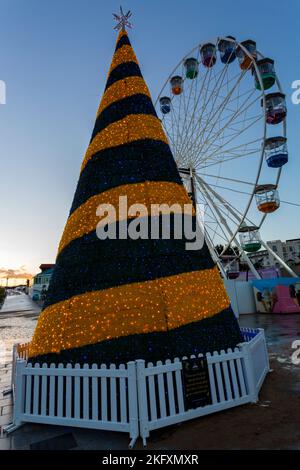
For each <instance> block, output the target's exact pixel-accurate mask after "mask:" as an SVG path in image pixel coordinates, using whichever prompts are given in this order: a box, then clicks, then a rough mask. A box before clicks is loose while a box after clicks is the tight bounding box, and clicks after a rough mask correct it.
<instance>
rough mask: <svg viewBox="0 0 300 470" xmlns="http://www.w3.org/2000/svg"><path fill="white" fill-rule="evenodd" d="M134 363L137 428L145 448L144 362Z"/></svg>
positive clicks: (147, 430) (145, 392)
mask: <svg viewBox="0 0 300 470" xmlns="http://www.w3.org/2000/svg"><path fill="white" fill-rule="evenodd" d="M135 362H136V369H137V370H136V371H137V386H138V405H139V426H140V436H141V438H142V440H143V446H144V447H146V444H147V443H146V439H147V437H149V426H148V404H147V389H146V375H145V361H144V360H143V359H138V360H137V361H135Z"/></svg>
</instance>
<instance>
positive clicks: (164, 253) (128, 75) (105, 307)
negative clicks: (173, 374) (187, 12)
mask: <svg viewBox="0 0 300 470" xmlns="http://www.w3.org/2000/svg"><path fill="white" fill-rule="evenodd" d="M119 196H126V197H127V204H128V206H130V205H132V204H133V203H141V204H144V205H145V206H146V207H147V208H150V206H151V204H168V205H172V204H174V203H176V204H177V205H179V206H180V207H183V206H184V204H190V202H191V201H190V199H189V196H188V194H187V192H186V190H185V188H184V186H183V184H182V181H181V179H180V176H179V173H178V170H177V168H176V164H175V162H174V159H173V156H172V153H171V150H170V148H169V145H168V141H167V138H166V136H165V133H164V131H163V128H162V126H161V123H160V120H159V119H158V118H157V116H156V112H155V109H154V107H153V104H152V101H151V97H150V93H149V90H148V88H147V86H146V84H145V82H144V80H143V78H142V74H141V71H140V68H139V65H138V62H137V59H136V56H135V54H134V52H133V49H132V47H131V45H130V42H129V39H128V35H127V33H126V31H124V30H122V31H121V32H120V33H119V36H118V39H117V44H116V49H115V53H114V56H113V60H112V64H111V67H110V70H109V74H108V79H107V83H106V88H105V92H104V95H103V98H102V101H101V103H100V107H99V110H98V113H97V118H96V123H95V127H94V131H93V134H92V138H91V141H90V144H89V147H88V149H87V152H86V155H85V157H84V160H83V163H82V168H81V173H80V177H79V181H78V185H77V189H76V192H75V196H74V200H73V204H72V207H71V211H70V215H69V218H68V220H67V224H66V227H65V230H64V233H63V236H62V239H61V242H60V245H59V250H58V255H57V260H56V267H55V271H54V274H53V277H52V280H51V284H50V288H49V291H48V296H47V300H46V303H45V306H44V309H43V311H42V313H41V315H40V318H39V321H38V324H37V327H36V331H35V334H34V337H33V340H32V343H31V347H30V357H31V359H32V360H37V361H39V362H72V363H74V362H80V363H84V362H97V363H101V362H107V363H109V362H111V363H119V362H126V361H129V360H134V359H138V358H144V359H146V360H158V359H162V360H163V359H165V358H169V357H170V358H172V357H176V356H179V357H180V356H183V355H189V354H193V353H198V352H207V351H214V350H220V349H225V348H228V347H234V346H235V345H236V344H237V343H238V342H239V341H240V340H241V336H240V331H239V327H238V324H237V321H236V319H235V317H234V315H233V312H232V310H231V308H230V305H229V299H228V296H227V294H226V292H225V289H224V286H223V282H222V280H221V277H220V275H219V272H218V270H217V268H216V266H215V265H214V263H213V261H212V259H211V256H210V253H209V251H208V249H207V246H206V245H205V244H204V246H203V248H201V249H198V250H190V251H188V250H186V240H185V239H184V237H183V238H182V239H177V238H176V237H175V236H174V233H173V232H172V233H173V236H171V238H170V239H163V237H161V236H160V237H159V238H156V239H155V238H138V239H131V238H128V237H127V239H125V238H124V239H123V238H122V237H121V236H120V235H119V236H118V238H117V239H111V237H109V238H106V239H99V238H98V236H97V231H96V228H97V225H98V227H99V223H100V226H101V220H104V219H105V218H104V219H101V217H100V218H99V213H98V212H97V208H99V207H101V206H103V204H111V205H113V206H114V207H115V208H117V209H118V208H119V204H120V203H119ZM97 213H98V215H97ZM132 217H134V216H133V215H131V216H130V215H128V214H125V215H124V214H121V213H119V211H118V210H117V211H116V215H115V219H114V220H110V222H109V224H108V230H110V229H112V228H113V229H114V230H116V232H117V233H118V234H119V233H120V231H121V229H120V227H121V226H123V228H124V224H125V226H126V228H127V226H128V224H129V223H130V222H132V220H133V219H132ZM143 217H144V218H145V217H147V216H145V215H144V216H143ZM143 217H142V218H143ZM161 217H163V215H162V214H160V215H159V217H158V219H161ZM189 217H191V218H192V219H193V221H194V222H195V213H191V214H190V216H189ZM147 220H148V221H149V222H151V216H148V218H147ZM99 221H100V222H99ZM103 224H104V222H103ZM103 224H102V225H103Z"/></svg>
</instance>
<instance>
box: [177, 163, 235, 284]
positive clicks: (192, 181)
mask: <svg viewBox="0 0 300 470" xmlns="http://www.w3.org/2000/svg"><path fill="white" fill-rule="evenodd" d="M180 172H181V173H184V174H185V175H187V174H189V176H190V185H191V197H192V201H193V204H194V207H195V212H196V218H197V190H196V184H195V175H194V173H193V171H192V170H191V171H190V172H189V171H188V169H183V168H182V169H181V171H180ZM203 231H204V237H205V240H206V243H207V246H208V249H209V251H210V254H211V256H212V259H213V260H214V262H215V263H216V264H217V265H218V267H219V269H220V271H221V273H222V275H223V277H224V279H225V278H226V272H225V269H224V267H223V265H222V263H221V260H220V258H219V257H218V256H217V255H216V251H215V249H214V245H213V243H212V241H211V239H210V236H209V234H208V232H207V231H205V228H204V230H203Z"/></svg>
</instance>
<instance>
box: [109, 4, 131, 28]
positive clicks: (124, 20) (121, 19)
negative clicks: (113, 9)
mask: <svg viewBox="0 0 300 470" xmlns="http://www.w3.org/2000/svg"><path fill="white" fill-rule="evenodd" d="M131 15H132V13H131V11H130V10H128V12H127V13H126V14H124V12H123V9H122V7H120V14H119V15H116V14H115V13H113V16H114V19H115V20H116V21H118V24H117V25H116V26H115V27H114V29H116V30H118V31H120V29H122V31H125V29H126V27H127V28H130V29H131V28H132V24H131V23H130V21H129V18H130V17H131Z"/></svg>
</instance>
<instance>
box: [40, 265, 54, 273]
mask: <svg viewBox="0 0 300 470" xmlns="http://www.w3.org/2000/svg"><path fill="white" fill-rule="evenodd" d="M54 266H55V264H41V265H40V270H41V271H42V272H43V271H46V270H48V269H52V268H54Z"/></svg>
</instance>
